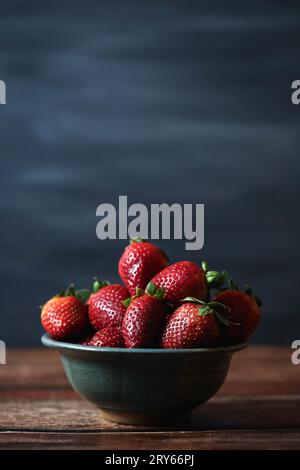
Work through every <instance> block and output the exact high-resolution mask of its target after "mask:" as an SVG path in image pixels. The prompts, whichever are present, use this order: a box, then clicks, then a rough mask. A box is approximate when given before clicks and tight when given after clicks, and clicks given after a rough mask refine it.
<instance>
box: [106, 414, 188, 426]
mask: <svg viewBox="0 0 300 470" xmlns="http://www.w3.org/2000/svg"><path fill="white" fill-rule="evenodd" d="M101 415H102V417H103V418H104V419H106V420H107V421H110V422H112V423H119V424H131V425H133V426H155V425H168V424H178V423H184V422H186V421H188V420H189V417H190V413H181V414H174V413H172V414H171V413H170V414H163V413H125V412H121V411H112V410H101Z"/></svg>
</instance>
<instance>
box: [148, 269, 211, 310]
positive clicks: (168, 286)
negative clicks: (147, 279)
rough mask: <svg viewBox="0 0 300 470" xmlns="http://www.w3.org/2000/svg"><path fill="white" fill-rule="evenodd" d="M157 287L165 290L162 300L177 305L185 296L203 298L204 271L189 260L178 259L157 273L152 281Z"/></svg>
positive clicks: (204, 289)
mask: <svg viewBox="0 0 300 470" xmlns="http://www.w3.org/2000/svg"><path fill="white" fill-rule="evenodd" d="M151 282H153V283H154V284H155V285H156V286H157V287H158V288H163V289H164V290H165V297H164V300H165V301H167V302H168V303H170V304H173V305H175V306H178V305H179V303H180V301H181V300H183V299H185V298H186V297H196V298H197V299H200V300H205V299H206V296H207V283H206V278H205V273H204V271H203V269H201V268H200V267H199V266H197V264H195V263H192V262H191V261H179V262H178V263H174V264H171V265H170V266H168V267H167V268H165V269H164V270H163V271H161V272H160V273H158V274H157V275H156V276H155V277H154V278H153V279H152V281H151Z"/></svg>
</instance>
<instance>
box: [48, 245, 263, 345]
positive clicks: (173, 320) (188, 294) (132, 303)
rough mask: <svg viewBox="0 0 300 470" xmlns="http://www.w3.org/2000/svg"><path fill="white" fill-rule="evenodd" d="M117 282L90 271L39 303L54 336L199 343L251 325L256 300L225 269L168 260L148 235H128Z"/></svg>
mask: <svg viewBox="0 0 300 470" xmlns="http://www.w3.org/2000/svg"><path fill="white" fill-rule="evenodd" d="M119 275H120V277H121V279H122V281H123V283H124V285H122V284H110V283H109V282H108V281H99V280H98V279H95V282H94V284H93V289H92V292H91V291H89V290H88V289H79V290H75V288H74V286H73V285H71V286H70V287H69V288H68V289H67V290H65V291H63V292H61V293H60V294H58V295H56V296H55V297H53V298H52V299H50V300H49V301H48V302H47V303H46V304H45V305H44V306H43V307H42V314H41V321H42V325H43V327H44V329H45V330H46V332H47V333H48V334H49V335H50V336H51V337H52V338H54V339H56V340H59V341H69V342H78V343H80V344H84V345H88V346H98V347H126V348H158V347H160V348H167V349H182V348H198V347H210V346H218V345H229V344H235V343H239V342H243V341H245V340H247V339H248V338H249V336H250V335H251V334H252V333H253V332H254V330H255V329H256V327H257V325H258V323H259V319H260V305H261V302H260V300H259V299H258V298H257V297H255V296H253V294H252V292H251V289H250V287H249V286H246V288H245V291H244V292H242V291H240V290H239V289H238V287H237V286H236V285H235V284H234V283H233V282H232V280H231V279H230V278H229V276H228V274H227V273H226V272H224V271H223V272H218V271H211V270H209V269H208V266H207V263H206V262H203V263H202V267H200V266H198V265H197V264H195V263H193V262H191V261H179V262H177V263H174V264H169V261H168V259H167V257H166V255H165V254H164V253H163V252H162V251H161V250H160V249H159V248H158V247H157V246H155V245H153V244H152V243H149V242H146V241H144V240H139V239H138V240H133V241H132V242H131V244H130V245H129V246H127V247H126V249H125V251H124V253H123V255H122V256H121V258H120V261H119Z"/></svg>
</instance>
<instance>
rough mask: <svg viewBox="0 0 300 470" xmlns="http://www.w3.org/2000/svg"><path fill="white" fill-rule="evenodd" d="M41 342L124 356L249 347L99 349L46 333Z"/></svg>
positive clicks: (62, 348) (52, 346)
mask: <svg viewBox="0 0 300 470" xmlns="http://www.w3.org/2000/svg"><path fill="white" fill-rule="evenodd" d="M41 342H42V344H43V345H44V346H46V347H48V348H54V349H61V350H69V351H87V352H95V353H99V354H100V353H107V354H108V353H111V354H114V353H119V354H120V353H122V354H133V353H134V354H145V353H147V354H197V353H198V354H199V353H223V352H227V353H233V352H236V351H240V350H241V349H244V348H246V347H247V346H248V343H247V342H244V343H238V344H233V345H230V346H218V347H215V348H193V349H161V348H107V347H102V348H100V347H97V346H86V345H83V344H77V343H67V342H64V341H57V340H55V339H52V338H50V336H49V335H48V334H47V333H45V334H44V335H43V336H42V338H41Z"/></svg>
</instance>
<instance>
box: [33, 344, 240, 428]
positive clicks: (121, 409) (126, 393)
mask: <svg viewBox="0 0 300 470" xmlns="http://www.w3.org/2000/svg"><path fill="white" fill-rule="evenodd" d="M42 343H43V344H44V345H45V346H47V347H49V348H54V349H57V350H58V351H59V352H60V355H61V359H62V364H63V366H64V369H65V372H66V375H67V377H68V379H69V382H70V384H71V385H72V387H73V388H74V390H76V391H77V392H78V393H79V394H80V395H81V396H82V397H84V398H85V399H87V400H88V401H90V402H91V403H93V404H95V405H96V406H97V407H98V408H100V410H101V412H102V415H103V417H104V418H106V419H108V420H109V421H112V422H117V423H126V424H134V425H155V424H171V423H175V422H180V421H184V420H186V419H187V417H188V416H189V414H190V413H191V411H192V410H193V409H194V408H196V407H197V406H198V405H201V403H204V402H206V401H207V400H208V399H209V398H211V397H212V396H213V395H214V394H215V393H216V392H217V391H218V390H219V388H220V387H221V385H222V384H223V382H224V380H225V378H226V375H227V372H228V369H229V365H230V361H231V357H232V355H233V353H234V352H236V351H239V350H241V349H243V348H244V347H245V346H246V344H238V345H235V346H229V347H218V348H209V349H208V348H207V349H125V348H97V347H93V346H83V345H80V344H71V343H62V342H59V341H55V340H53V339H51V338H50V337H49V336H48V335H44V336H43V337H42Z"/></svg>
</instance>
